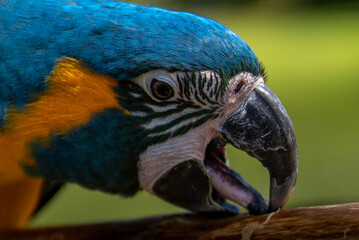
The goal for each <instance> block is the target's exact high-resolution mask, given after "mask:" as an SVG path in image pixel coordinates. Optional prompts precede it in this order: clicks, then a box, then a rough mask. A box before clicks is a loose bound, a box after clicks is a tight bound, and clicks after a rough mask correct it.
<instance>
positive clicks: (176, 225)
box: [0, 203, 359, 240]
mask: <svg viewBox="0 0 359 240" xmlns="http://www.w3.org/2000/svg"><path fill="white" fill-rule="evenodd" d="M0 239H9V240H48V239H76V240H85V239H86V240H99V239H101V240H103V239H112V240H116V239H125V240H127V239H128V240H135V239H136V240H138V239H139V240H140V239H146V240H147V239H156V240H161V239H201V240H207V239H221V240H224V239H228V240H230V239H236V240H237V239H245V240H247V239H248V240H249V239H278V240H280V239H285V240H288V239H359V203H350V204H341V205H330V206H319V207H304V208H294V209H285V210H280V211H277V212H275V213H271V214H267V215H262V216H255V217H251V216H248V215H247V214H240V215H238V216H235V217H230V218H210V217H205V216H199V215H195V214H179V215H167V216H158V217H149V218H142V219H137V220H129V221H119V222H108V223H97V224H86V225H75V226H63V227H49V228H34V229H26V230H13V231H8V232H3V233H0Z"/></svg>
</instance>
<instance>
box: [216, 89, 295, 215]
mask: <svg viewBox="0 0 359 240" xmlns="http://www.w3.org/2000/svg"><path fill="white" fill-rule="evenodd" d="M220 132H221V134H222V135H223V136H224V137H225V138H226V139H227V140H228V141H229V142H230V143H231V144H232V145H234V146H235V147H237V148H239V149H241V150H243V151H245V152H246V153H248V154H249V155H251V156H253V157H255V158H257V159H258V160H259V161H260V162H261V163H262V164H263V166H264V167H266V168H267V169H268V171H269V175H270V201H269V209H268V211H269V212H271V211H276V210H277V209H278V208H281V207H283V205H284V204H285V203H286V202H287V200H288V198H289V197H290V195H291V194H292V192H293V190H294V185H295V182H296V179H297V172H298V152H297V144H296V139H295V135H294V129H293V125H292V123H291V120H290V118H289V116H288V113H287V112H286V110H285V109H284V107H283V105H282V104H281V102H280V101H279V99H278V98H277V97H276V96H275V95H274V93H273V92H272V91H271V90H270V89H269V88H268V87H266V86H265V85H264V84H259V85H258V86H257V87H256V88H255V89H254V90H253V91H252V92H251V93H250V94H249V95H248V96H247V98H246V99H245V100H244V101H243V103H242V104H240V105H239V107H238V108H237V109H236V110H235V111H233V112H232V113H231V114H230V115H229V116H228V118H227V119H226V120H225V121H224V122H223V124H222V126H221V127H220Z"/></svg>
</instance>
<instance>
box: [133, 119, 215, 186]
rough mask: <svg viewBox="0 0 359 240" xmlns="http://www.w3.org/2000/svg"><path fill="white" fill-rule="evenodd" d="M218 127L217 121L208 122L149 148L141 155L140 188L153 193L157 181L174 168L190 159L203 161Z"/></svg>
mask: <svg viewBox="0 0 359 240" xmlns="http://www.w3.org/2000/svg"><path fill="white" fill-rule="evenodd" d="M217 125H218V121H217V120H213V121H208V122H206V123H204V124H203V125H201V126H199V127H197V128H195V129H192V130H190V131H188V132H187V133H186V134H184V135H181V136H177V137H174V138H170V139H168V140H167V141H165V142H163V143H160V144H155V145H152V146H150V147H148V148H147V149H146V151H145V152H144V153H142V154H141V155H140V161H139V165H138V170H139V171H138V172H139V173H138V175H139V182H140V187H141V188H142V189H144V190H146V191H148V192H150V193H151V192H152V188H153V185H154V184H155V183H156V182H157V180H158V179H159V178H160V177H161V176H163V174H165V173H166V172H168V171H169V170H170V169H172V168H173V167H174V166H176V165H178V164H180V163H182V162H184V161H187V160H190V159H196V160H201V161H203V160H204V157H205V156H204V155H205V152H206V147H207V145H208V143H209V142H210V141H211V140H212V139H213V138H214V137H216V136H217V135H218V133H217Z"/></svg>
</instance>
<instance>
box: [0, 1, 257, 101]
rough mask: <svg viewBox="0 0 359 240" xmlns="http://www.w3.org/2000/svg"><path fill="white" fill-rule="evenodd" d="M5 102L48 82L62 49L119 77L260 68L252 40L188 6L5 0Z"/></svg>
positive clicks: (0, 25)
mask: <svg viewBox="0 0 359 240" xmlns="http://www.w3.org/2000/svg"><path fill="white" fill-rule="evenodd" d="M0 16H1V17H0V79H1V82H0V106H3V107H4V106H5V105H6V103H7V102H12V103H14V104H16V105H17V106H22V105H24V104H26V103H27V102H28V101H29V96H36V95H37V94H39V93H40V92H41V91H42V90H44V89H45V88H46V83H45V81H44V79H45V77H46V76H47V75H48V74H49V73H50V71H51V69H52V68H53V66H54V63H55V61H56V59H58V58H60V57H61V56H67V57H73V58H76V59H81V60H82V61H84V62H85V64H86V65H87V66H89V67H90V68H92V69H94V70H95V71H96V72H99V73H103V74H109V75H111V76H112V77H114V78H115V79H117V80H119V81H120V80H122V79H129V78H133V77H135V76H137V75H139V74H140V73H143V72H146V71H149V70H152V69H159V68H162V69H166V70H168V71H176V70H184V71H197V70H206V69H211V70H214V71H216V72H217V73H219V74H221V75H222V77H224V78H228V77H230V76H231V75H233V74H235V73H238V72H240V71H249V72H253V73H254V74H259V73H260V67H259V64H258V61H257V58H256V56H255V55H254V53H253V52H252V51H251V49H250V48H249V47H248V45H247V44H246V43H245V42H244V41H243V40H242V39H241V38H239V37H238V36H237V35H236V34H234V33H233V32H232V31H231V30H229V29H227V28H226V27H224V26H223V25H221V24H219V23H218V22H216V21H213V20H210V19H208V18H204V17H200V16H197V15H194V14H190V13H184V12H174V11H168V10H164V9H160V8H156V7H144V6H138V5H134V4H129V3H121V2H118V1H107V2H103V1H96V0H81V1H71V2H68V1H65V0H60V1H50V0H46V1H35V0H34V1H31V0H19V1H17V0H12V1H9V0H5V1H3V2H2V4H1V5H0Z"/></svg>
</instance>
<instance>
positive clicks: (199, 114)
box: [4, 1, 298, 214]
mask: <svg viewBox="0 0 359 240" xmlns="http://www.w3.org/2000/svg"><path fill="white" fill-rule="evenodd" d="M87 2H90V3H91V4H89V3H87ZM32 4H36V3H32ZM47 4H48V5H49V4H50V3H47ZM45 5H46V4H43V3H41V4H39V6H36V7H34V8H33V9H38V10H37V11H39V12H41V9H44V12H46V14H39V13H38V12H37V11H31V12H30V13H31V14H34V15H36V16H29V17H28V18H26V19H24V20H23V23H22V25H21V27H23V26H26V24H28V27H26V28H25V27H23V28H22V29H20V30H19V29H18V32H19V33H21V34H16V36H15V34H14V36H13V37H14V38H19V39H20V40H19V39H18V42H22V41H21V40H23V39H22V38H24V39H27V42H28V43H27V45H26V47H27V48H28V47H29V46H33V47H34V48H39V49H40V48H41V49H42V48H43V49H45V50H43V51H40V50H38V51H35V50H34V51H25V50H23V49H21V46H17V48H15V50H14V49H12V51H17V49H18V48H19V49H18V52H19V53H18V54H21V53H24V52H26V53H27V54H30V55H31V54H32V55H31V56H27V57H24V58H23V59H26V62H25V61H24V62H23V64H22V66H23V68H24V69H31V67H32V66H36V64H41V63H44V62H47V63H48V64H46V66H43V67H41V68H38V69H37V71H34V72H33V73H32V74H27V73H26V72H25V71H23V72H24V73H22V72H21V71H18V72H19V73H18V74H19V75H20V74H23V75H24V76H22V77H23V78H25V77H27V78H33V79H35V78H36V79H40V78H41V79H43V78H44V77H45V76H47V75H48V73H49V66H50V71H51V69H52V67H51V64H49V63H52V62H55V61H56V60H57V59H60V58H61V57H63V56H65V57H68V59H62V60H60V62H58V66H59V67H57V68H55V69H53V71H52V73H51V75H50V76H49V77H48V78H47V79H48V85H49V86H48V87H49V89H50V88H51V87H54V86H55V87H56V86H57V85H56V84H53V85H51V84H52V83H53V82H56V81H58V80H56V79H59V77H58V76H60V75H61V74H59V71H60V72H61V71H62V72H63V71H68V72H70V74H65V75H64V76H65V77H64V78H70V77H79V76H83V75H84V74H83V73H81V74H77V73H76V74H74V73H71V71H72V70H73V69H77V70H78V69H80V70H81V69H87V68H89V69H90V70H88V71H87V70H86V71H85V70H83V71H82V70H81V71H82V72H87V74H88V75H90V76H89V77H87V79H90V78H91V77H93V76H95V77H96V76H97V74H102V75H106V76H108V77H110V78H111V79H112V80H113V81H111V84H110V89H111V91H110V92H112V93H111V94H109V93H108V91H106V96H107V97H105V98H101V99H105V100H104V101H107V100H106V99H108V98H112V99H115V100H116V103H114V104H108V107H106V108H105V109H104V110H101V111H99V110H96V111H94V114H93V115H92V116H91V118H90V120H88V121H87V122H85V123H83V124H82V125H77V126H76V127H75V128H73V129H71V130H66V131H54V132H51V134H50V135H49V139H48V140H47V141H46V142H44V141H32V142H31V144H30V147H31V155H32V158H33V159H34V160H35V164H32V165H26V166H24V168H25V169H26V171H27V173H28V174H31V175H35V176H42V177H45V178H47V179H54V180H61V181H69V182H76V183H79V184H81V185H83V186H85V187H88V188H92V189H100V190H103V191H106V192H112V193H120V194H122V195H126V196H128V195H133V194H134V193H135V192H137V191H138V190H139V189H143V190H146V191H148V192H150V193H152V194H155V195H157V196H159V197H160V198H162V199H164V200H166V201H168V202H171V203H173V204H176V205H178V206H181V207H183V208H186V209H189V210H191V211H195V212H203V213H230V214H233V213H237V211H238V208H237V207H236V206H235V205H234V204H230V203H228V202H227V200H231V201H232V202H235V203H237V204H239V205H241V206H243V207H245V208H247V209H248V210H249V212H250V213H251V214H263V213H266V212H270V211H275V210H277V209H278V208H281V207H283V205H284V204H285V203H286V201H287V200H288V198H289V196H290V195H291V193H292V191H293V189H294V185H295V182H296V178H297V164H298V154H297V146H296V139H295V135H294V130H293V126H292V123H291V120H290V118H289V116H288V114H287V112H286V110H285V109H284V107H283V105H282V104H281V102H280V101H279V99H278V98H277V97H276V95H275V94H274V93H273V92H272V91H271V90H270V89H269V88H268V87H267V86H266V85H265V81H264V80H265V77H264V71H263V68H262V67H261V64H260V63H259V61H258V59H257V57H256V56H255V54H254V52H253V51H252V50H251V49H250V48H249V46H248V45H247V44H246V43H245V42H244V41H243V40H242V39H241V38H240V37H239V36H238V35H236V34H235V33H233V32H232V31H231V30H229V29H228V28H226V27H224V26H223V25H221V24H219V23H218V22H216V21H213V20H210V19H207V18H204V17H200V16H197V15H194V14H190V13H184V12H175V11H167V10H164V9H160V8H156V7H143V6H137V5H132V4H127V3H120V2H116V1H114V2H112V1H109V2H103V3H100V2H97V1H78V2H77V3H76V4H71V5H67V4H64V6H61V4H57V5H56V6H55V5H54V6H45ZM19 9H20V8H19ZM98 9H102V11H98ZM19 11H20V10H19ZM19 16H22V15H21V13H19ZM44 17H46V19H43V18H44ZM38 21H41V22H44V21H45V22H46V23H47V24H48V25H46V26H47V27H46V29H45V30H44V27H43V26H44V24H40V23H39V22H38ZM44 32H46V34H44ZM28 39H33V41H34V43H33V44H32V45H31V44H30V43H29V40H28ZM44 46H45V47H44ZM5 50H6V49H5V48H4V51H5ZM15 54H16V52H15ZM70 58H71V59H70ZM74 59H75V60H74ZM79 62H81V63H79ZM85 66H86V67H85ZM6 67H7V69H8V72H11V71H13V68H14V66H10V63H9V65H8V66H6ZM30 75H31V76H30ZM85 75H86V74H85ZM20 77H21V76H20ZM85 78H86V77H85ZM60 79H61V77H60ZM101 79H102V78H101ZM101 79H100V80H98V81H102V82H105V81H104V80H101ZM63 82H66V81H63V79H62V80H61V84H63ZM96 86H97V85H96ZM71 89H72V90H73V89H74V87H73V88H71ZM79 89H80V88H79ZM101 89H103V88H102V87H101ZM72 90H71V91H72ZM76 91H77V90H76ZM76 91H74V92H76ZM79 91H80V90H79ZM91 91H92V90H91ZM45 92H46V90H45ZM54 92H56V91H51V94H53V93H54ZM63 92H64V91H61V93H63ZM104 92H105V91H104ZM97 93H98V91H97ZM97 93H96V94H97ZM112 96H113V97H112ZM87 102H88V103H87ZM98 102H99V101H97V102H96V101H92V102H91V101H85V100H82V101H76V103H74V104H78V103H81V104H82V105H81V106H82V107H83V106H86V104H88V105H90V104H91V105H94V106H95V105H96V104H97V103H98ZM117 105H118V106H120V107H118V106H117ZM81 109H82V108H81ZM81 109H80V110H81ZM69 111H70V110H69ZM76 111H79V110H78V109H76ZM69 114H70V113H69ZM228 144H230V145H232V146H234V147H235V148H237V149H238V150H241V151H244V152H246V153H248V154H249V155H250V156H252V157H254V158H256V159H257V160H259V161H260V162H261V163H262V165H263V166H264V167H265V168H267V169H268V171H269V176H270V197H269V203H268V202H267V201H266V200H265V199H264V198H263V197H262V196H261V194H260V193H259V192H257V191H256V190H255V189H254V188H252V187H251V186H250V185H249V184H248V183H247V182H246V181H245V179H244V178H242V177H241V175H240V174H239V173H237V172H236V171H235V170H233V169H231V168H230V164H229V163H230V161H229V159H228V158H227V157H226V145H228ZM231 161H235V160H231ZM242 170H243V171H244V169H242Z"/></svg>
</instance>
